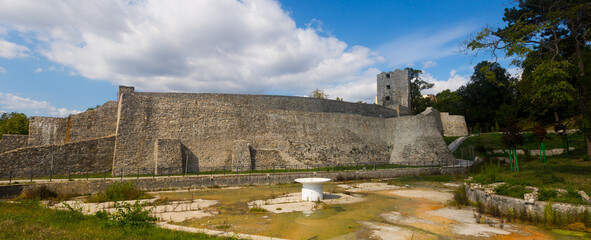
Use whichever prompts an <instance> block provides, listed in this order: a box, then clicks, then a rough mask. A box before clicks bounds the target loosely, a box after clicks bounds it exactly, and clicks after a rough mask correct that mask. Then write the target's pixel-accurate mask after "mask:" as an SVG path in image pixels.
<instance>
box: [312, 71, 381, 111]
mask: <svg viewBox="0 0 591 240" xmlns="http://www.w3.org/2000/svg"><path fill="white" fill-rule="evenodd" d="M380 72H381V71H380V70H378V69H376V68H370V69H368V70H366V71H365V72H364V73H363V74H362V75H361V76H360V77H356V78H354V79H351V81H349V82H345V83H342V84H339V85H336V86H329V87H326V88H324V89H326V93H327V94H328V95H329V98H330V99H336V98H337V97H341V98H343V100H345V101H348V102H357V101H359V100H361V101H364V102H367V103H374V102H375V96H376V88H377V86H376V75H377V74H378V73H380Z"/></svg>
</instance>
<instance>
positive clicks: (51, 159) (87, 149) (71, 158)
mask: <svg viewBox="0 0 591 240" xmlns="http://www.w3.org/2000/svg"><path fill="white" fill-rule="evenodd" d="M114 148H115V136H114V135H113V136H108V137H103V138H96V139H91V140H85V141H78V142H71V143H66V144H59V145H49V146H37V147H25V148H19V149H15V150H12V151H8V152H4V153H1V154H0V172H1V173H2V174H3V175H8V172H9V171H11V172H12V176H13V177H19V176H20V177H23V176H25V177H29V176H30V173H31V172H33V176H34V177H37V176H49V175H50V173H51V174H53V175H56V174H68V172H69V171H72V172H70V173H72V174H76V173H81V171H85V170H87V169H88V170H95V171H98V172H102V171H104V170H105V169H110V168H111V166H112V164H113V151H114ZM74 171H78V172H74ZM91 172H92V171H91Z"/></svg>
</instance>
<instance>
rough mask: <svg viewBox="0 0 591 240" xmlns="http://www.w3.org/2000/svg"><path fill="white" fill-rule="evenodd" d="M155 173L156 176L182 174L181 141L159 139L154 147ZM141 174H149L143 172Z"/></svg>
mask: <svg viewBox="0 0 591 240" xmlns="http://www.w3.org/2000/svg"><path fill="white" fill-rule="evenodd" d="M154 156H155V157H156V159H154V171H156V172H155V173H156V174H182V173H183V171H184V169H183V157H182V147H181V140H179V139H157V140H156V142H155V146H154ZM141 172H149V170H148V171H144V170H142V171H141Z"/></svg>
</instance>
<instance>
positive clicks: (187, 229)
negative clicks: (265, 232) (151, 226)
mask: <svg viewBox="0 0 591 240" xmlns="http://www.w3.org/2000/svg"><path fill="white" fill-rule="evenodd" d="M156 225H157V226H159V227H161V228H166V229H170V230H176V231H183V232H192V233H205V234H207V235H211V236H216V237H235V238H240V239H254V240H271V239H276V240H277V239H282V238H272V237H264V236H257V235H250V234H242V233H234V232H224V231H217V230H210V229H203V228H192V227H185V226H179V225H173V224H168V223H164V222H160V223H157V224H156Z"/></svg>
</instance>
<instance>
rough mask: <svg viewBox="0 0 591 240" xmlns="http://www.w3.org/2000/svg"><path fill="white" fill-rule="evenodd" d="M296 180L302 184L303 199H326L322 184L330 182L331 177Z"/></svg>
mask: <svg viewBox="0 0 591 240" xmlns="http://www.w3.org/2000/svg"><path fill="white" fill-rule="evenodd" d="M295 181H296V182H299V183H301V184H302V200H303V201H308V202H316V201H320V200H322V199H324V194H323V193H322V186H323V184H324V183H325V182H330V178H297V179H296V180H295Z"/></svg>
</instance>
